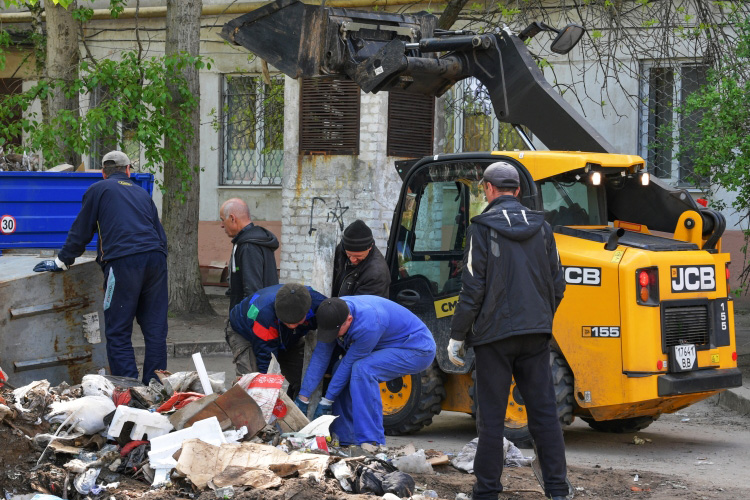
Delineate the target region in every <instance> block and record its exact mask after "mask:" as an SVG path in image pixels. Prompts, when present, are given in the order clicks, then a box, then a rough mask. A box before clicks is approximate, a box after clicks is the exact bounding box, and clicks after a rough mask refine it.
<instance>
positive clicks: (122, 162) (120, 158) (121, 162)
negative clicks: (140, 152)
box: [102, 151, 130, 167]
mask: <svg viewBox="0 0 750 500" xmlns="http://www.w3.org/2000/svg"><path fill="white" fill-rule="evenodd" d="M107 162H114V165H107ZM128 165H130V159H129V158H128V155H126V154H125V153H123V152H122V151H110V152H109V153H107V154H106V155H104V158H102V166H103V167H108V166H115V167H127V166H128Z"/></svg>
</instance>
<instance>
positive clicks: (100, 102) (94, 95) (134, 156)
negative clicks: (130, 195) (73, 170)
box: [87, 85, 141, 169]
mask: <svg viewBox="0 0 750 500" xmlns="http://www.w3.org/2000/svg"><path fill="white" fill-rule="evenodd" d="M116 98H117V97H116V96H115V95H114V93H113V92H112V91H111V90H110V89H109V88H108V87H107V86H103V85H100V86H98V87H96V88H94V90H93V91H92V92H91V93H90V94H89V110H88V111H87V112H90V111H91V109H92V108H100V113H102V114H103V115H104V117H105V118H104V119H105V121H106V124H105V126H103V127H100V129H99V133H98V135H97V136H96V137H95V138H94V141H93V142H92V143H91V149H90V150H89V165H90V166H91V168H100V167H101V162H102V157H103V156H104V155H105V154H107V153H109V152H110V151H114V150H117V151H122V152H123V153H125V154H126V155H128V158H129V159H130V162H131V163H132V164H133V166H134V167H136V169H137V167H138V165H139V163H140V157H141V143H140V142H139V141H138V137H137V132H138V121H137V120H119V121H118V120H116V119H114V118H112V117H111V116H109V115H108V112H107V111H106V109H107V102H108V101H112V100H113V99H116Z"/></svg>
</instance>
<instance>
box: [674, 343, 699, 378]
mask: <svg viewBox="0 0 750 500" xmlns="http://www.w3.org/2000/svg"><path fill="white" fill-rule="evenodd" d="M695 366H696V355H695V344H679V345H676V346H672V370H673V371H678V372H684V371H688V370H692V369H693V368H695Z"/></svg>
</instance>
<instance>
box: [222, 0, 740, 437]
mask: <svg viewBox="0 0 750 500" xmlns="http://www.w3.org/2000/svg"><path fill="white" fill-rule="evenodd" d="M435 26H436V18H435V17H434V16H432V15H429V14H414V15H409V14H403V15H402V14H392V13H383V12H357V11H352V10H348V9H337V8H328V7H320V6H312V5H305V4H303V3H301V2H299V1H296V0H278V1H277V2H274V3H272V4H268V5H266V6H264V7H262V8H260V9H258V10H256V11H254V12H252V13H249V14H246V15H244V16H242V17H239V18H237V19H235V20H233V21H231V22H229V23H227V24H226V25H225V26H224V29H223V32H222V36H223V37H224V38H225V39H227V40H229V41H230V42H232V43H235V44H238V45H242V46H243V47H245V48H247V49H248V50H250V51H251V52H253V53H255V54H256V55H258V56H259V57H261V58H263V59H265V60H266V61H267V62H269V63H270V64H272V65H274V66H275V67H276V68H278V69H280V70H281V71H283V72H284V73H286V74H287V75H289V76H290V77H293V78H298V77H314V76H320V75H340V76H345V77H348V78H350V79H351V80H353V81H355V82H356V83H357V84H359V86H360V87H361V88H362V89H363V90H364V91H365V92H379V91H388V90H392V89H401V90H404V91H406V92H412V93H415V94H421V95H430V96H440V95H441V94H443V93H444V92H446V91H447V90H448V89H449V88H450V87H451V86H452V85H454V84H455V83H456V82H458V81H460V80H462V79H464V78H467V77H476V78H477V79H478V80H479V81H480V82H482V84H484V85H485V86H486V87H487V90H488V91H489V95H490V97H491V100H492V104H493V106H494V109H495V113H496V116H497V117H498V119H499V120H501V121H503V122H507V123H510V124H513V125H514V126H515V127H516V130H517V131H518V132H519V134H521V136H522V138H523V139H524V141H525V143H526V144H527V146H528V148H529V149H530V150H529V151H495V152H480V153H463V154H453V155H436V156H431V157H426V158H423V159H421V160H418V161H406V162H399V163H398V164H397V165H396V168H397V169H398V170H399V173H400V174H401V176H402V178H403V181H404V182H403V187H402V190H401V194H400V199H399V202H398V205H397V206H396V207H395V213H394V218H393V224H392V226H391V227H392V228H393V229H392V232H391V235H390V238H389V242H388V251H387V254H386V259H387V262H388V263H389V266H390V269H391V272H392V285H391V299H392V300H394V301H396V302H398V303H400V304H403V305H404V306H406V307H408V308H409V309H410V310H411V311H413V312H414V313H415V314H417V315H418V316H419V317H420V318H421V319H422V320H423V321H424V322H425V323H426V324H427V325H428V326H429V328H430V330H431V331H432V333H433V335H434V336H435V339H436V342H437V344H438V349H437V357H436V360H435V363H434V364H433V366H432V367H431V368H430V369H428V370H426V371H425V372H423V373H421V374H419V375H415V376H406V377H402V378H400V379H397V380H391V381H388V382H384V383H383V384H381V391H382V399H383V408H384V416H383V419H384V422H385V427H386V432H387V433H390V434H399V433H407V432H412V431H415V430H418V429H420V428H422V427H423V426H424V425H427V424H429V423H431V421H432V417H433V416H434V415H436V414H437V413H439V412H440V411H441V409H445V410H452V411H461V412H467V413H474V412H475V410H476V409H475V408H474V405H473V400H472V393H473V381H472V372H473V355H472V354H471V352H469V354H468V357H467V363H466V365H465V366H464V367H457V366H455V365H453V364H452V363H450V361H449V360H448V358H447V355H446V351H445V347H446V345H447V343H448V339H449V334H450V332H449V329H450V321H451V315H452V314H453V307H454V305H455V303H456V301H457V299H458V292H459V290H460V273H461V267H462V258H463V251H464V244H465V235H466V230H467V228H468V225H469V221H470V219H471V218H472V217H473V216H474V215H477V214H479V213H481V211H482V209H483V208H484V206H485V205H486V202H485V201H484V197H483V195H482V191H481V188H480V186H479V184H478V181H479V180H480V179H481V178H482V172H483V170H484V168H486V167H487V166H488V165H489V164H490V163H492V162H495V161H498V160H504V161H507V162H509V163H511V164H513V165H515V166H516V168H517V169H518V171H519V174H520V178H521V192H522V202H523V203H524V204H525V205H526V206H528V207H529V208H530V209H535V210H544V211H545V212H546V218H547V220H548V221H549V223H550V224H551V225H552V227H553V229H554V232H555V238H556V241H557V246H558V249H559V252H560V258H561V260H562V264H563V266H564V272H565V279H566V282H567V290H566V292H565V298H564V299H563V302H562V304H561V305H560V308H559V309H558V311H557V316H556V317H555V322H554V342H553V352H552V355H551V357H550V364H551V366H552V372H553V376H554V381H555V385H556V393H557V403H558V415H559V418H560V420H561V422H562V423H563V424H569V423H570V422H572V420H573V418H574V417H575V416H579V417H581V418H582V419H584V420H585V421H586V422H587V423H588V424H589V425H590V426H591V427H592V428H594V429H597V430H601V431H609V432H628V431H635V430H639V429H642V428H644V427H646V426H648V425H649V424H650V423H651V422H653V421H654V420H655V419H657V418H658V417H659V416H660V415H661V414H662V413H670V412H674V411H677V410H679V409H681V408H684V407H686V406H688V405H690V404H692V403H695V402H696V401H700V400H702V399H705V398H707V397H710V396H712V395H714V394H717V393H718V392H721V391H722V390H724V389H726V388H729V387H737V386H739V385H741V381H742V379H741V373H740V371H739V370H738V369H737V354H736V348H735V336H734V312H733V303H732V298H731V296H730V294H729V289H728V273H729V272H728V263H729V255H728V254H727V253H722V252H721V235H722V232H723V231H724V227H725V222H724V218H723V216H722V215H721V214H720V213H718V212H715V211H713V210H709V209H705V208H702V207H700V206H699V205H697V204H696V202H695V201H694V200H693V199H692V198H691V197H690V195H689V194H688V193H687V192H685V191H680V190H674V189H671V188H669V187H668V186H666V185H664V184H662V183H660V182H659V181H658V180H656V179H650V178H649V175H648V173H647V169H646V166H645V162H644V160H643V159H642V158H640V157H638V156H634V155H627V154H617V153H616V152H615V151H614V148H613V146H612V145H610V144H609V143H608V142H607V141H606V140H605V139H604V138H603V137H602V136H601V135H600V134H599V133H598V132H597V131H596V130H595V129H594V128H593V127H592V126H591V125H590V124H588V123H587V122H586V121H585V120H584V119H583V117H581V116H580V115H579V114H578V113H577V112H576V111H575V110H574V109H572V107H571V106H570V105H568V104H567V103H566V102H565V101H564V100H563V99H562V97H561V96H560V95H559V94H558V93H556V92H555V91H554V90H553V89H552V87H551V86H550V84H549V83H548V82H547V81H546V80H545V79H544V77H543V75H542V73H541V72H540V71H539V69H538V68H537V65H536V64H535V62H534V60H533V59H532V57H531V55H530V53H529V51H528V49H527V48H526V46H525V45H524V40H525V39H527V38H529V37H531V36H534V35H536V34H537V33H538V32H540V31H550V30H551V31H557V30H554V29H552V28H550V27H548V26H546V25H544V24H540V23H534V24H532V25H531V26H530V27H529V28H527V29H526V30H524V31H523V32H521V33H520V34H514V33H511V32H510V31H509V30H507V29H505V30H500V31H499V32H497V33H492V34H479V35H477V34H466V33H461V32H455V31H442V30H437V29H436V28H435ZM582 33H583V28H581V27H579V26H575V25H569V26H567V27H565V28H564V29H563V30H560V31H558V36H557V38H556V39H555V40H554V42H553V43H552V46H551V48H552V50H554V51H556V52H559V53H566V52H567V51H569V50H570V49H571V48H572V47H573V46H574V45H575V43H577V41H578V40H579V39H580V36H581V34H582ZM438 54H442V55H440V56H438ZM521 126H523V127H526V128H527V129H528V130H530V131H531V132H532V133H533V134H534V135H535V136H536V137H537V138H538V139H539V140H541V142H543V143H544V144H545V146H547V147H548V148H549V149H550V151H533V150H531V149H533V148H532V145H531V142H530V141H529V140H528V138H527V137H526V136H525V134H523V129H522V128H521ZM652 231H659V232H662V233H669V234H666V235H665V234H660V235H655V234H652ZM506 436H507V437H508V438H509V439H511V440H513V441H515V442H516V444H519V445H524V444H528V442H529V438H530V437H529V434H528V430H527V417H526V411H525V407H524V402H523V400H522V398H521V396H520V394H519V392H518V390H517V389H516V388H515V386H513V387H511V394H510V400H509V406H508V411H507V417H506Z"/></svg>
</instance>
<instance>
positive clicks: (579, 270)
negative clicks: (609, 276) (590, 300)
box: [563, 266, 602, 286]
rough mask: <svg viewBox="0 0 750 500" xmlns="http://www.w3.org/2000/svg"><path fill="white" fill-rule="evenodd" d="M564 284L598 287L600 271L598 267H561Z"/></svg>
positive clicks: (600, 282)
mask: <svg viewBox="0 0 750 500" xmlns="http://www.w3.org/2000/svg"><path fill="white" fill-rule="evenodd" d="M563 273H564V274H565V283H567V284H569V285H588V286H600V285H601V284H602V270H601V268H599V267H573V266H563Z"/></svg>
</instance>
